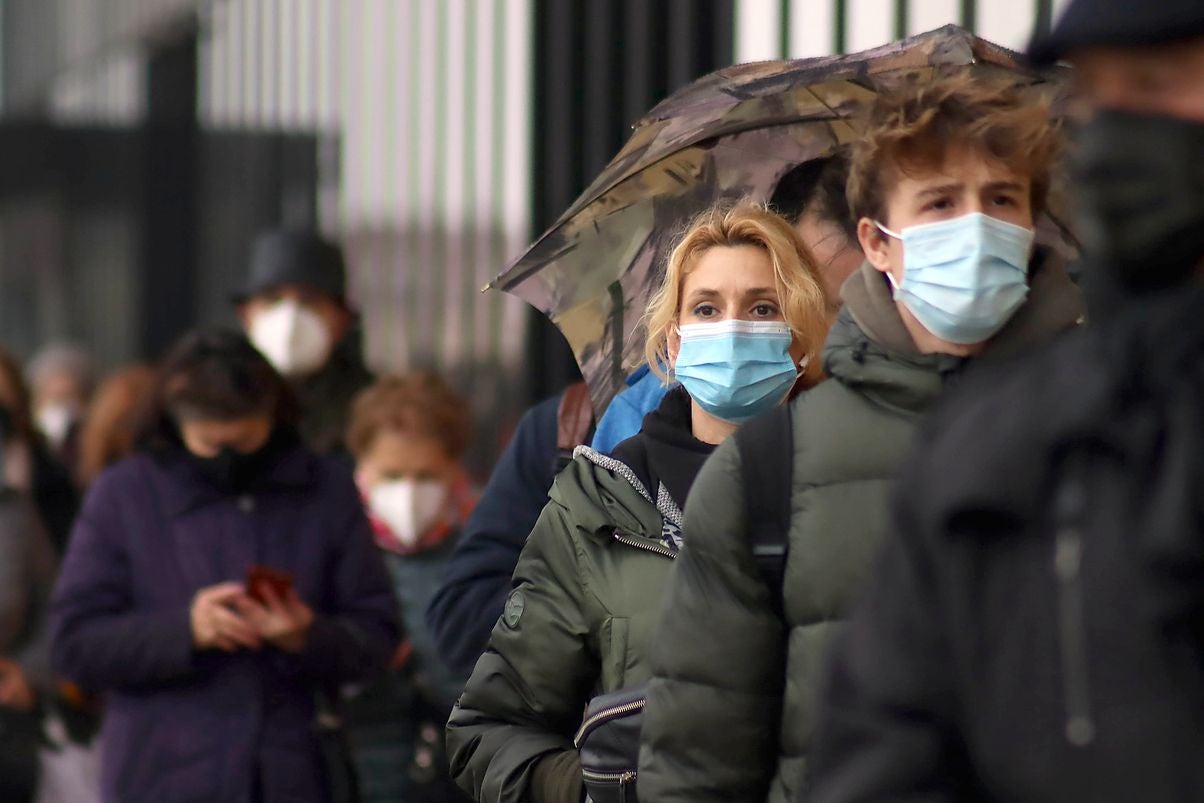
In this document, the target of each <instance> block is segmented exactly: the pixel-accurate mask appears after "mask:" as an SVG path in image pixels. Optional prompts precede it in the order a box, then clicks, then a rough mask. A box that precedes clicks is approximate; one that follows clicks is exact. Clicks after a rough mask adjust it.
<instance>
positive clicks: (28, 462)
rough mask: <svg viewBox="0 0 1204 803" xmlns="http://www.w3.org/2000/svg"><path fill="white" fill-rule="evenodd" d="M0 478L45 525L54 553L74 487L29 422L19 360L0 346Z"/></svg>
mask: <svg viewBox="0 0 1204 803" xmlns="http://www.w3.org/2000/svg"><path fill="white" fill-rule="evenodd" d="M0 431H2V432H3V433H4V438H3V442H2V443H0V447H2V448H0V478H2V483H3V485H4V486H5V487H8V488H11V489H13V490H16V491H20V492H21V493H23V494H26V495H27V496H28V497H29V498H30V499H31V500H32V501H33V505H34V508H35V509H36V510H37V514H38V517H39V518H40V519H41V522H42V524H43V525H44V526H45V528H46V531H47V534H48V535H49V536H50V541H51V543H52V544H53V545H54V548H55V552H56V553H57V554H62V551H63V549H64V548H65V546H66V543H67V536H68V535H69V534H70V532H71V525H72V523H73V522H74V521H75V514H76V511H77V510H78V509H79V491H78V490H76V487H75V483H74V482H73V481H72V479H71V474H70V472H69V471H68V470H67V468H66V467H65V466H63V465H62V464H61V463H59V461H58V459H57V458H55V456H54V455H53V454H51V451H50V449H49V447H48V446H47V445H46V440H45V439H44V438H43V437H42V435H41V434H40V433H39V432H38V431H37V429H36V427H35V425H34V421H33V411H32V407H31V404H30V398H29V389H28V387H27V386H26V384H25V378H24V374H23V373H22V371H21V363H20V362H19V361H18V360H17V358H16V357H14V356H13V355H12V354H11V353H9V352H8V351H7V350H6V349H4V348H3V347H0Z"/></svg>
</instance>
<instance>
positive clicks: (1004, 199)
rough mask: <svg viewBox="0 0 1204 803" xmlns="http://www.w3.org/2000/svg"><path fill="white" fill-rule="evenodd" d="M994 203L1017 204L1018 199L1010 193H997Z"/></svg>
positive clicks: (1000, 204) (999, 204) (998, 204)
mask: <svg viewBox="0 0 1204 803" xmlns="http://www.w3.org/2000/svg"><path fill="white" fill-rule="evenodd" d="M994 203H995V205H996V206H1016V199H1015V198H1013V197H1012V196H1010V195H996V196H995V201H994Z"/></svg>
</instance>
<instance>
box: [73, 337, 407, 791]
mask: <svg viewBox="0 0 1204 803" xmlns="http://www.w3.org/2000/svg"><path fill="white" fill-rule="evenodd" d="M154 402H155V404H154V407H153V409H152V410H151V415H150V416H149V417H148V419H147V422H146V425H145V427H144V429H143V431H142V435H141V437H140V438H139V449H138V452H137V453H136V454H135V455H134V456H132V457H130V458H129V459H127V460H124V461H122V462H120V463H118V464H117V465H115V466H113V467H112V468H110V469H109V470H107V471H106V472H104V473H103V474H102V475H101V476H100V477H99V478H98V479H97V480H96V481H95V482H94V483H93V484H92V487H91V488H90V489H89V492H88V498H87V502H86V504H85V505H84V509H83V512H82V513H81V515H80V518H79V521H78V523H77V524H76V528H75V532H74V534H73V536H72V540H71V546H70V549H69V550H68V552H67V555H66V558H65V560H64V563H63V567H62V571H61V573H60V576H59V582H58V585H57V587H56V588H55V593H54V598H53V602H52V613H51V627H52V634H51V635H52V643H51V657H52V660H53V664H54V667H55V669H56V670H57V671H58V672H59V673H61V674H62V675H63V676H65V677H67V678H70V679H71V680H73V681H75V682H76V683H78V684H79V685H80V686H81V687H83V688H84V689H86V690H88V691H93V692H105V691H107V692H108V693H109V695H108V701H107V709H106V714H105V721H104V726H103V731H102V735H101V738H102V739H103V744H104V750H103V757H102V799H103V800H105V801H106V802H107V803H117V801H121V803H127V802H128V801H139V800H147V801H150V800H154V801H160V802H161V803H173V801H196V800H232V801H233V800H238V801H252V802H255V801H265V802H266V801H275V800H296V801H314V802H315V803H318V802H319V801H320V802H321V803H326V802H327V801H330V800H331V799H332V786H333V784H334V783H335V781H336V780H337V779H336V777H335V773H336V772H339V771H341V770H345V769H346V767H338V766H335V765H334V762H333V761H331V760H324V758H323V757H324V756H325V755H326V753H324V752H323V751H324V747H325V745H324V743H323V741H322V740H321V738H320V729H319V727H318V721H317V718H316V712H315V709H316V705H317V704H316V699H317V697H318V695H319V694H320V693H321V692H322V691H323V690H325V689H329V688H332V687H335V686H338V685H341V684H344V683H349V682H355V681H359V680H362V679H364V678H366V677H368V676H370V675H371V674H373V673H374V672H376V671H379V670H381V669H383V668H384V666H385V665H386V664H387V663H388V660H389V658H390V656H391V655H392V652H393V649H394V648H395V646H396V644H397V641H398V638H399V631H398V626H397V611H396V608H397V604H396V601H395V599H394V597H393V592H392V588H391V585H390V583H389V578H388V575H387V574H386V572H385V569H384V566H383V564H382V562H381V559H380V555H379V552H378V550H377V549H376V546H375V544H374V543H373V540H372V532H371V528H370V527H369V524H368V521H367V519H366V518H365V516H364V512H363V508H362V506H361V504H360V501H359V496H358V494H357V492H356V488H355V483H354V481H353V479H352V477H351V474H350V472H349V471H347V470H346V468H345V467H344V466H343V465H342V464H341V463H340V462H338V461H336V460H332V459H330V458H322V457H319V456H317V455H315V454H313V453H312V452H310V451H309V450H307V449H306V448H305V447H304V446H302V445H301V443H300V439H299V437H298V435H297V433H296V430H295V428H294V427H295V422H296V412H295V408H294V403H293V401H292V397H291V395H290V393H289V390H288V386H287V385H286V384H285V382H284V381H283V379H281V378H280V376H279V375H278V374H277V373H276V372H275V371H274V370H273V369H272V367H271V366H270V365H269V364H268V363H267V361H266V360H265V359H264V358H263V357H262V356H261V355H260V354H259V353H258V352H257V351H255V349H254V348H253V347H252V346H251V344H250V343H248V342H247V341H246V339H245V338H243V336H242V335H241V334H238V333H235V332H228V331H215V332H198V333H194V334H191V335H188V336H187V337H185V338H184V339H183V340H182V341H181V342H180V343H179V344H178V345H177V346H176V347H175V348H174V349H173V351H172V352H171V354H170V355H169V356H168V358H167V360H166V361H165V364H164V366H163V368H162V369H161V371H160V374H159V380H158V383H157V387H156V389H155V396H154ZM260 567H263V568H260ZM269 571H270V572H271V575H270V576H271V577H272V578H273V580H272V581H271V582H267V581H266V580H261V581H258V582H248V580H250V579H252V578H253V577H256V576H259V577H261V578H262V577H264V575H265V574H266V573H267V572H269Z"/></svg>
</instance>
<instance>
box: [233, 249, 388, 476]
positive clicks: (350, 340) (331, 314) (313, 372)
mask: <svg viewBox="0 0 1204 803" xmlns="http://www.w3.org/2000/svg"><path fill="white" fill-rule="evenodd" d="M235 302H236V303H237V305H238V317H239V320H241V321H242V325H243V329H244V330H245V331H246V333H247V337H249V338H250V340H251V342H252V343H253V344H254V345H255V348H257V349H259V351H260V353H262V354H263V355H264V356H265V357H267V359H268V362H270V363H271V364H272V366H273V367H274V368H275V369H276V370H277V371H278V372H279V373H280V374H281V375H283V376H284V378H285V379H287V380H288V383H289V385H290V386H291V387H292V389H293V393H294V395H295V396H296V397H297V400H298V402H299V403H300V405H301V419H300V421H299V422H298V425H297V426H298V431H299V432H300V433H301V439H302V441H304V443H305V444H306V446H308V447H309V448H310V449H313V450H314V451H315V452H318V453H319V454H331V453H336V452H341V451H342V449H343V436H344V435H346V433H347V420H348V418H349V416H350V412H351V402H352V400H353V399H354V398H355V396H356V394H357V393H359V392H360V391H361V390H363V389H364V388H366V387H367V386H368V385H370V384H371V383H372V374H371V373H370V372H369V371H368V369H367V368H366V367H365V366H364V361H363V355H362V354H361V353H360V349H361V340H360V331H359V327H358V325H357V317H356V314H355V311H354V310H353V309H352V308H351V306H350V304H349V303H348V301H347V268H346V266H345V264H344V261H343V252H342V250H341V249H340V248H339V247H338V246H337V245H335V244H334V243H331V242H329V241H327V240H325V239H323V238H322V237H320V236H319V235H318V234H317V233H316V232H311V231H301V230H289V229H279V230H272V231H265V232H263V233H261V234H260V235H259V236H258V237H257V238H256V239H255V242H254V244H253V246H252V249H251V262H250V269H249V271H248V274H247V281H246V284H245V285H243V287H242V289H241V290H240V291H239V292H238V294H237V295H236V296H235Z"/></svg>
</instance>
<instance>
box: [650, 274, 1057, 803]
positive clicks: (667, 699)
mask: <svg viewBox="0 0 1204 803" xmlns="http://www.w3.org/2000/svg"><path fill="white" fill-rule="evenodd" d="M1030 286H1031V289H1030V293H1029V300H1028V302H1027V303H1026V304H1025V306H1024V307H1022V308H1021V310H1020V311H1018V312H1017V314H1016V315H1015V316H1014V317H1013V318H1012V320H1011V321H1010V322H1009V323H1008V325H1007V326H1006V327H1005V328H1004V329H1003V330H1002V331H1001V332H1000V333H999V334H998V335H997V336H996V337H995V338H994V339H993V340H992V342H991V343H990V344H989V345H988V347H987V349H986V350H984V352H983V354H982V356H980V357H979V358H978V359H980V360H986V359H996V358H1006V357H1009V356H1012V355H1015V354H1017V353H1019V352H1022V351H1023V350H1025V349H1026V348H1028V347H1031V346H1034V345H1037V344H1039V343H1041V342H1043V341H1045V340H1048V339H1050V338H1051V337H1053V336H1054V335H1055V334H1056V333H1058V332H1060V331H1063V330H1065V329H1067V328H1069V327H1071V326H1073V325H1074V324H1075V322H1076V320H1077V319H1078V317H1079V314H1080V301H1079V293H1078V290H1077V288H1075V287H1074V286H1073V285H1072V284H1071V283H1070V281H1069V279H1068V278H1067V276H1066V273H1065V271H1064V270H1063V269H1062V267H1061V266H1060V265H1058V264H1055V263H1054V260H1052V259H1046V258H1044V256H1041V257H1039V258H1038V259H1037V260H1035V266H1034V268H1033V271H1032V273H1031V275H1030ZM842 295H843V297H844V301H845V306H844V309H843V310H842V312H841V315H840V318H839V319H838V321H837V323H836V325H835V326H834V327H833V329H832V331H831V333H830V334H829V337H828V341H827V343H826V344H825V348H824V367H825V370H826V371H827V372H828V374H829V376H830V377H831V379H829V381H827V382H825V383H823V384H821V385H819V386H817V387H815V388H813V389H812V390H810V391H807V392H805V393H803V394H802V395H800V396H799V397H798V398H796V399H795V400H794V402H793V405H794V407H793V426H794V458H793V460H794V463H793V477H792V483H793V492H792V497H791V500H790V504H791V511H792V512H791V524H790V536H789V539H790V543H789V552H788V555H787V560H786V566H785V580H784V597H783V600H782V601H783V609H784V613H785V620H786V621H782V618H781V616H780V615H779V614H777V613H775V610H774V608H775V606H773V605H771V601H770V596H769V595H770V593H771V592H770V589H769V588H768V586H767V584H766V583H765V581H764V579H763V574H762V573H761V571H760V569H759V568H758V566H757V564H756V563H755V562H754V559H753V557H752V554H751V550H750V548H749V545H748V534H747V532H746V526H745V501H744V490H743V481H742V479H741V467H740V455H739V452H738V451H737V449H736V448H735V446H736V445H735V444H734V443H727V444H725V445H723V446H721V447H720V448H719V449H717V450H716V452H715V454H714V456H713V457H712V458H711V459H710V460H709V461H708V462H707V464H706V465H705V466H704V468H703V470H702V472H701V473H700V474H699V476H698V479H697V481H696V482H695V485H694V488H693V490H692V491H691V494H690V501H689V503H688V505H687V511H686V530H687V532H689V534H690V535H689V539H688V540H687V542H686V546H685V548H684V549H683V551H682V553H681V555H680V556H679V558H678V560H677V561H676V562H675V566H674V569H673V576H672V578H671V581H670V587H669V590H668V591H667V592H666V595H665V602H664V616H663V619H662V621H661V623H660V625H659V628H658V634H657V636H656V641H655V642H654V643H655V645H656V647H655V650H654V654H653V658H652V663H653V674H654V678H653V680H652V681H651V682H650V684H649V689H648V703H647V708H646V709H645V712H644V724H643V734H642V740H641V742H642V744H641V751H640V767H639V781H638V784H639V796H640V800H642V801H648V802H649V803H679V802H681V803H684V801H690V802H691V803H700V802H705V801H723V803H741V802H743V801H748V802H751V801H757V803H762V801H765V800H767V799H768V800H769V801H772V802H773V803H794V801H795V800H796V799H797V796H798V791H799V786H800V785H801V784H802V782H803V779H804V776H805V763H806V758H805V757H806V755H807V752H808V748H809V741H810V738H811V729H812V724H813V722H814V712H815V700H814V690H815V688H816V685H817V680H818V676H819V674H820V670H821V667H822V665H823V659H824V653H825V645H826V644H827V642H828V640H829V639H830V638H831V636H832V634H833V632H834V630H835V628H837V627H839V624H838V623H839V620H840V619H841V617H842V616H843V614H844V612H845V610H846V609H847V608H848V606H849V603H850V600H851V598H852V597H853V596H854V595H855V594H856V593H857V590H858V588H859V586H860V584H861V583H862V581H863V579H864V578H865V577H866V576H867V575H868V573H869V570H870V567H871V564H872V563H873V561H874V559H875V555H876V553H877V550H878V546H879V543H880V542H881V540H882V537H883V535H884V533H885V531H886V529H887V522H888V510H887V507H888V495H889V493H890V490H891V486H892V484H893V479H894V476H895V471H896V467H897V466H898V465H899V463H900V460H901V459H902V457H903V455H904V452H905V451H906V450H907V449H908V447H909V443H910V441H911V438H912V435H913V433H914V431H915V427H916V424H917V422H918V420H919V418H920V416H921V414H922V413H923V412H924V411H925V410H926V409H928V408H929V407H930V406H931V404H932V403H933V401H934V400H935V399H936V398H937V397H938V396H939V395H940V394H941V392H942V389H943V388H944V387H945V385H946V384H947V383H948V381H949V380H950V378H951V377H953V376H956V375H957V374H958V373H959V372H960V371H961V370H962V368H963V367H964V366H965V363H966V362H967V360H965V359H961V358H956V357H952V356H949V355H937V354H927V355H926V354H921V353H919V351H918V350H917V349H916V347H915V345H914V342H913V341H912V339H911V337H910V335H908V333H907V330H906V329H905V328H904V326H903V322H902V319H901V318H900V316H899V313H898V311H897V308H896V307H895V304H894V302H893V300H892V298H891V295H890V291H889V288H888V285H887V283H886V281H885V280H884V278H883V276H882V274H880V273H878V272H877V271H875V270H873V269H872V268H870V267H869V266H863V268H862V269H861V271H860V272H858V273H856V274H854V275H853V276H852V277H850V279H849V281H848V282H847V283H846V284H845V287H844V289H843V291H842Z"/></svg>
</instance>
